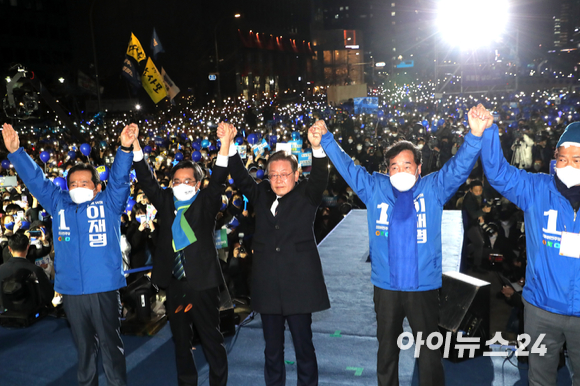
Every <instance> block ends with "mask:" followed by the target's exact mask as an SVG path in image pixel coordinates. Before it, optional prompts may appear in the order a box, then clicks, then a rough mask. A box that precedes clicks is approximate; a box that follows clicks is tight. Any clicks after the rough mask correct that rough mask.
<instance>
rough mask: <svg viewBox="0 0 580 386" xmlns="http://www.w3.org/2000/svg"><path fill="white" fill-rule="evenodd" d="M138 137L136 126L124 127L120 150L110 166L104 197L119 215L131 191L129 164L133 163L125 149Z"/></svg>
mask: <svg viewBox="0 0 580 386" xmlns="http://www.w3.org/2000/svg"><path fill="white" fill-rule="evenodd" d="M138 137H139V128H138V127H137V125H136V124H134V123H131V124H130V125H128V126H125V128H124V129H123V132H122V133H121V137H120V139H121V148H120V149H119V150H117V154H116V155H115V160H114V161H113V165H111V172H110V176H109V183H108V185H107V189H106V190H105V195H106V196H107V198H108V201H109V202H111V203H112V204H113V206H114V208H116V210H117V211H118V212H119V214H121V213H123V212H124V211H125V207H126V206H127V199H128V198H129V193H130V189H131V179H130V177H129V173H130V171H131V164H132V163H133V152H132V151H131V150H127V149H130V147H131V145H133V143H134V142H135V140H136V139H137V138H138ZM124 148H125V149H124Z"/></svg>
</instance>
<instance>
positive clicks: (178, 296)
mask: <svg viewBox="0 0 580 386" xmlns="http://www.w3.org/2000/svg"><path fill="white" fill-rule="evenodd" d="M218 128H219V126H218ZM231 140H233V138H229V137H228V138H227V141H231ZM222 141H223V140H222ZM222 143H225V142H222ZM228 143H229V142H228ZM134 148H135V160H134V164H135V172H136V173H137V179H138V180H139V183H140V184H141V186H142V188H143V192H144V193H145V195H146V196H147V197H148V198H149V200H150V201H151V204H153V206H155V208H157V211H158V212H157V231H158V232H159V235H158V238H157V246H156V248H155V252H154V254H153V272H152V275H151V279H152V281H153V283H154V284H156V285H158V286H159V287H161V288H164V289H165V290H166V291H167V303H166V308H167V315H168V319H169V325H170V327H171V333H172V334H173V342H174V345H175V360H176V366H177V381H178V384H179V385H180V386H195V385H197V381H198V372H197V368H196V366H195V362H194V359H193V354H192V351H191V347H192V344H193V343H192V340H193V331H194V330H195V331H196V334H197V336H198V337H199V338H200V340H201V345H202V347H203V352H204V354H205V357H206V359H207V362H208V364H209V384H210V386H225V385H226V384H227V380H228V362H227V353H226V349H225V347H224V345H223V342H224V338H223V336H222V334H221V333H220V329H219V324H220V313H219V306H220V291H219V286H220V285H221V284H222V283H223V282H224V279H223V276H222V272H221V268H220V264H219V259H218V254H217V251H216V247H215V241H214V240H215V239H214V230H215V222H216V216H217V214H218V212H219V211H220V209H221V206H222V191H223V187H224V186H223V184H224V183H225V181H226V179H227V175H228V171H227V166H228V151H227V147H226V148H225V149H224V148H223V147H222V149H224V150H223V151H222V150H220V153H219V155H218V158H217V161H216V164H215V166H214V167H213V171H212V174H211V177H210V180H209V184H208V186H207V187H206V188H204V189H202V190H200V187H201V181H202V179H203V176H204V174H203V171H202V169H201V167H200V166H199V165H198V164H196V163H193V162H192V161H189V160H187V161H181V162H180V163H178V164H177V165H175V166H174V167H173V169H172V170H171V185H170V187H169V188H167V189H162V188H161V186H160V185H159V182H158V181H157V179H156V178H155V176H154V175H153V172H152V170H151V169H150V167H149V164H148V163H147V161H145V160H144V159H143V151H142V150H141V146H140V145H139V141H135V143H134ZM224 152H225V154H224Z"/></svg>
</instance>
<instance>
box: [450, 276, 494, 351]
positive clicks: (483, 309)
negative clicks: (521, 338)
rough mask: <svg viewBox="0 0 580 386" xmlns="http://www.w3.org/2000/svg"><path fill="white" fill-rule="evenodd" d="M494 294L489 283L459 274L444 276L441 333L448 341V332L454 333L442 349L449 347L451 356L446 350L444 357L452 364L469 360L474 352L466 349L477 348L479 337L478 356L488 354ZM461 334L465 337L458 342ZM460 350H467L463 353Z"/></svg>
mask: <svg viewBox="0 0 580 386" xmlns="http://www.w3.org/2000/svg"><path fill="white" fill-rule="evenodd" d="M490 292H491V284H490V283H488V282H486V281H483V280H480V279H477V278H475V277H472V276H468V275H465V274H463V273H459V272H445V273H444V274H443V285H442V287H441V292H440V294H439V295H440V296H439V307H440V308H439V330H440V331H441V333H442V334H443V336H444V338H445V339H447V332H451V341H450V342H447V341H445V342H444V343H445V344H444V345H443V346H442V350H445V347H448V348H449V349H448V355H446V354H445V351H444V357H445V356H446V357H447V359H449V360H450V361H452V362H460V361H463V360H466V359H469V358H470V355H469V354H470V353H469V350H468V349H466V346H467V345H474V343H473V341H475V339H473V338H478V339H477V341H478V343H477V348H476V349H475V355H474V356H481V355H483V353H484V351H487V346H486V345H485V341H486V340H489V339H490V335H489V308H490V305H489V299H490ZM460 333H462V338H460V341H458V335H459V334H460ZM466 338H467V339H466ZM462 340H463V341H462ZM466 340H467V341H468V342H466ZM459 347H463V350H461V349H460V348H459ZM471 357H473V356H471Z"/></svg>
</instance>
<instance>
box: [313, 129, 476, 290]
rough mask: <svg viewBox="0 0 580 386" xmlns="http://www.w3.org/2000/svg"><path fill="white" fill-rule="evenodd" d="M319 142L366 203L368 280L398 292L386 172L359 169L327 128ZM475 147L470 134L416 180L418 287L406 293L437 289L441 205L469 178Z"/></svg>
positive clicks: (392, 198) (391, 196)
mask: <svg viewBox="0 0 580 386" xmlns="http://www.w3.org/2000/svg"><path fill="white" fill-rule="evenodd" d="M322 146H323V148H324V151H326V154H327V155H328V157H329V158H330V160H331V161H332V163H333V164H334V166H335V167H336V169H337V170H338V172H339V173H340V174H341V175H342V177H343V178H344V179H345V181H346V183H347V184H348V185H349V186H350V187H351V188H352V189H353V190H354V191H355V192H356V194H357V195H358V196H359V198H360V199H361V200H362V201H363V202H364V203H365V205H366V206H367V221H368V229H369V244H370V256H371V270H372V272H371V281H372V283H373V284H374V285H375V286H377V287H379V288H383V289H386V290H393V291H398V290H400V289H399V288H394V287H393V286H392V285H391V283H390V281H391V276H390V266H389V244H388V234H389V218H390V215H391V213H392V210H393V204H395V201H396V199H395V196H394V193H393V187H392V185H391V181H390V179H389V176H388V175H385V174H381V173H373V174H372V175H370V174H369V173H368V172H367V171H366V170H365V169H364V168H363V167H361V166H356V165H355V164H354V162H353V161H352V159H351V158H350V156H349V155H348V154H346V153H345V152H344V151H343V150H342V149H341V148H340V147H339V146H338V144H337V143H336V141H334V138H333V136H332V134H331V133H330V132H328V133H326V134H325V135H323V136H322ZM480 150H481V138H480V137H476V136H474V135H472V134H471V133H469V134H467V135H466V136H465V142H464V143H463V145H462V146H461V148H460V149H459V150H458V151H457V154H456V155H455V156H454V157H452V158H451V159H450V160H449V161H448V162H447V163H446V164H445V165H444V166H443V168H442V169H441V170H440V171H438V172H435V173H431V174H429V175H428V176H425V177H423V178H421V179H419V180H418V181H417V184H418V186H417V188H416V189H415V192H414V194H413V199H414V201H415V209H416V210H417V252H418V257H419V265H418V268H419V286H418V287H417V288H416V289H414V290H410V291H429V290H433V289H437V288H440V287H441V275H442V271H441V264H442V254H441V217H442V215H443V206H444V205H445V203H446V202H447V201H448V200H449V199H450V198H451V197H452V196H453V195H454V194H455V192H456V191H457V188H459V186H461V184H463V183H464V182H465V181H466V180H467V177H469V174H470V173H471V171H472V169H473V166H474V165H475V161H476V160H477V157H478V156H479V152H480Z"/></svg>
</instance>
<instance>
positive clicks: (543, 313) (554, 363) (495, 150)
mask: <svg viewBox="0 0 580 386" xmlns="http://www.w3.org/2000/svg"><path fill="white" fill-rule="evenodd" d="M477 115H478V116H479V117H481V119H482V121H483V122H485V124H486V126H488V127H491V129H490V130H486V132H485V134H484V136H483V141H482V153H481V160H482V163H483V168H484V171H485V175H486V176H487V178H488V180H489V182H490V183H491V185H492V186H493V187H494V188H495V189H496V190H497V191H498V192H500V193H501V194H502V195H504V196H505V197H506V198H507V199H508V200H510V201H511V202H513V203H515V204H516V205H517V206H518V207H520V208H521V209H522V210H523V211H524V220H525V227H526V249H527V259H528V264H527V268H526V285H525V286H524V290H523V293H522V295H523V298H524V318H525V321H526V323H525V327H524V328H525V333H526V334H529V335H530V338H531V341H530V345H529V346H528V348H527V350H528V351H531V352H530V357H529V363H530V368H529V372H528V377H529V380H530V385H555V384H556V379H557V371H558V361H559V358H560V350H561V348H562V346H563V344H564V342H566V345H567V348H568V359H569V363H570V364H571V365H572V368H574V369H575V370H576V372H578V371H580V318H579V317H580V259H579V257H580V235H579V233H580V220H579V219H578V218H577V217H578V216H577V214H578V208H579V207H580V122H574V123H572V124H570V125H569V126H568V127H567V128H566V131H565V132H564V133H563V134H562V136H561V137H560V140H559V141H558V145H557V150H556V160H557V162H556V175H554V176H550V175H547V174H543V173H537V174H531V173H527V172H525V171H523V170H520V169H517V168H515V167H513V166H511V165H509V164H508V162H507V161H506V160H505V158H504V156H503V153H502V149H501V145H500V140H499V134H498V128H497V126H496V125H493V117H492V115H491V114H490V113H489V112H488V111H486V110H485V108H483V106H480V107H478V110H477ZM541 334H546V335H545V337H543V339H542V338H541V337H540V335H541ZM538 339H539V341H540V342H539V343H541V344H543V345H545V346H544V347H542V346H541V345H540V344H539V345H538V346H537V349H536V350H533V349H532V346H533V345H534V344H535V343H536V342H537V341H538ZM544 348H545V349H544ZM545 350H547V352H546V353H545V354H544V355H542V354H543V353H542V351H545ZM573 378H574V377H573ZM574 384H578V382H574Z"/></svg>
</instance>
